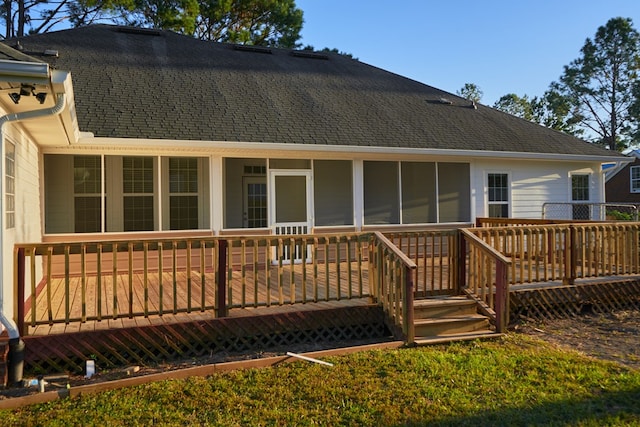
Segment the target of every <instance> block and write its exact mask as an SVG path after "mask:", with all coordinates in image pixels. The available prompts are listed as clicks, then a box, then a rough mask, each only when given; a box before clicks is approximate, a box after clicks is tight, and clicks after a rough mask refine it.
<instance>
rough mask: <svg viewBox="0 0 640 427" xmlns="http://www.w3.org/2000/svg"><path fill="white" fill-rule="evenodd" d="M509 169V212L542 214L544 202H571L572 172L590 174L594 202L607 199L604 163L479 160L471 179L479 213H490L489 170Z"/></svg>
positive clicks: (521, 215) (512, 214)
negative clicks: (603, 172)
mask: <svg viewBox="0 0 640 427" xmlns="http://www.w3.org/2000/svg"><path fill="white" fill-rule="evenodd" d="M488 173H506V174H508V176H509V183H510V188H511V191H510V194H509V203H510V206H509V216H510V217H512V218H541V217H542V209H543V205H544V203H548V202H558V203H566V202H571V175H572V174H575V173H580V174H589V175H590V187H589V198H590V200H589V201H590V202H593V203H599V202H603V201H604V195H603V192H602V188H603V184H602V183H603V176H602V172H601V168H600V164H599V163H598V164H588V163H575V162H541V161H513V160H510V161H502V162H500V161H476V162H474V168H473V169H472V174H473V179H472V180H471V181H472V182H473V183H475V185H474V190H475V194H476V197H475V200H474V203H475V216H477V217H484V216H488V214H487V202H488V194H487V174H488Z"/></svg>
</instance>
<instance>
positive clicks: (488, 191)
mask: <svg viewBox="0 0 640 427" xmlns="http://www.w3.org/2000/svg"><path fill="white" fill-rule="evenodd" d="M492 175H495V176H498V175H500V176H502V177H505V178H506V186H500V187H494V188H495V190H497V191H499V192H500V193H502V192H503V191H506V200H491V199H492V194H495V191H494V192H492V187H491V176H492ZM485 176H486V181H485V184H486V197H487V199H486V200H487V212H486V215H487V216H488V217H492V218H510V217H511V200H512V194H511V182H512V181H511V173H510V172H504V171H487V172H486V174H485ZM491 206H503V207H504V206H506V216H498V217H496V216H492V215H491V213H490V211H491Z"/></svg>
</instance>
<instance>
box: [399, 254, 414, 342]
mask: <svg viewBox="0 0 640 427" xmlns="http://www.w3.org/2000/svg"><path fill="white" fill-rule="evenodd" d="M413 272H414V269H412V268H411V267H408V266H405V267H404V274H405V283H404V302H403V306H404V308H405V309H404V313H403V316H402V318H403V319H404V322H405V325H404V330H405V331H406V332H405V333H406V336H407V344H408V345H413V343H414V342H415V328H414V325H413V319H414V315H413Z"/></svg>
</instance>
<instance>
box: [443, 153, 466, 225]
mask: <svg viewBox="0 0 640 427" xmlns="http://www.w3.org/2000/svg"><path fill="white" fill-rule="evenodd" d="M470 185H471V184H470V172H469V164H468V163H438V208H439V211H440V221H439V222H468V221H470V220H471V189H470Z"/></svg>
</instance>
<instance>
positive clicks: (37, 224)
mask: <svg viewBox="0 0 640 427" xmlns="http://www.w3.org/2000/svg"><path fill="white" fill-rule="evenodd" d="M5 131H6V134H7V136H6V139H7V140H9V141H11V142H13V143H14V144H15V147H16V151H15V152H16V158H15V170H16V172H15V173H16V176H15V185H16V187H15V228H11V229H7V228H6V224H5V216H4V212H2V215H3V221H2V224H3V227H5V228H4V229H3V230H2V231H3V233H2V235H3V238H4V240H3V258H2V260H3V269H2V270H3V271H2V280H3V286H2V288H3V290H4V295H3V299H4V303H5V304H4V307H3V310H4V313H5V315H7V317H13V301H14V295H13V246H14V244H15V243H19V242H39V241H40V240H41V237H42V220H41V203H40V200H41V194H40V166H39V165H40V153H39V150H38V147H37V146H36V145H35V144H34V143H33V142H32V141H30V140H29V139H27V138H26V137H25V136H24V135H21V134H20V133H18V132H16V131H15V130H14V129H13V128H12V126H7V127H6V128H5ZM3 142H4V141H3ZM2 155H3V158H2V162H3V173H4V150H3V153H2ZM2 180H3V182H4V176H3V177H2ZM2 197H4V187H3V193H2ZM3 207H4V200H3ZM38 267H39V266H38ZM38 270H40V269H38ZM28 273H29V272H28V269H27V274H28ZM36 275H37V276H40V271H37V272H36ZM26 279H27V283H29V278H28V277H27V278H26ZM28 293H29V287H27V295H26V296H27V297H28V296H29V295H28Z"/></svg>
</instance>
